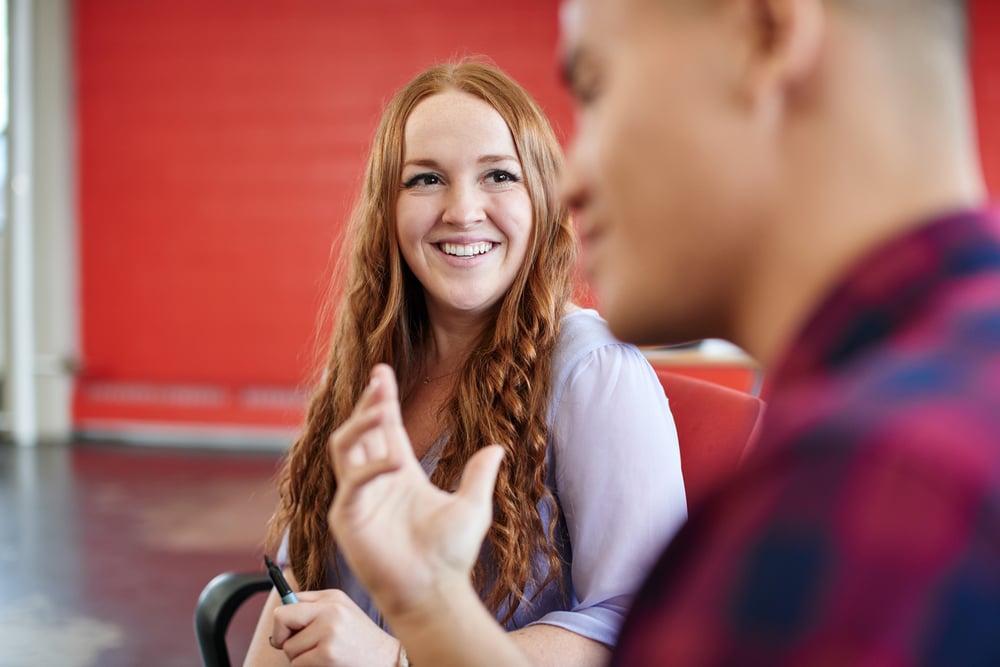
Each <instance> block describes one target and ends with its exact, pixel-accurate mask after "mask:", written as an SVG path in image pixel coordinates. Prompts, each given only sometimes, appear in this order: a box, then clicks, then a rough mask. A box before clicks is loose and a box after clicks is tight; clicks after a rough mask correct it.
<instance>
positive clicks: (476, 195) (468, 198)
mask: <svg viewBox="0 0 1000 667" xmlns="http://www.w3.org/2000/svg"><path fill="white" fill-rule="evenodd" d="M484 204H485V202H484V194H483V193H482V192H481V191H480V190H479V188H476V187H473V186H469V185H452V186H451V187H450V188H449V189H448V198H447V201H446V202H445V209H444V215H443V216H442V219H443V220H444V222H446V223H448V224H450V225H461V226H468V225H473V224H475V223H477V222H482V221H483V220H485V219H486V211H485V210H484Z"/></svg>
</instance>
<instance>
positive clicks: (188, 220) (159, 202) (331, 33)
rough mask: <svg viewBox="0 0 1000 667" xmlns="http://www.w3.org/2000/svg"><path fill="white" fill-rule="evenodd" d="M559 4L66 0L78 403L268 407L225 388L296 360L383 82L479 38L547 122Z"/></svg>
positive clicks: (554, 87) (271, 377)
mask: <svg viewBox="0 0 1000 667" xmlns="http://www.w3.org/2000/svg"><path fill="white" fill-rule="evenodd" d="M556 20H557V2H556V0H546V1H539V0H512V1H510V2H507V3H504V4H503V5H500V6H498V5H491V4H482V3H468V2H464V1H459V0H453V1H451V2H436V3H430V4H421V5H413V4H412V3H404V2H400V1H398V0H376V1H367V2H331V1H330V0H306V1H299V2H295V3H270V2H268V3H253V2H246V1H245V0H214V1H213V2H203V1H202V0H197V1H194V0H182V1H171V2H133V1H132V0H78V1H77V3H76V6H75V42H76V43H75V48H76V77H77V85H78V90H77V102H78V105H77V113H78V117H77V120H78V134H79V174H80V177H79V178H80V180H79V197H80V224H81V229H80V239H81V271H82V281H81V282H82V293H81V302H82V308H81V312H82V314H83V316H82V332H81V333H82V346H83V366H84V372H83V375H82V377H81V381H80V386H79V391H78V396H77V402H76V419H77V422H78V423H82V424H86V423H87V422H88V421H92V420H94V419H101V420H102V421H103V420H106V419H108V418H112V419H113V418H114V417H115V416H116V415H119V416H120V417H121V418H123V419H125V418H129V419H140V420H142V419H148V420H153V421H159V420H167V421H177V420H181V421H223V422H225V421H235V422H243V423H259V422H260V421H262V420H263V421H265V422H266V421H274V417H273V414H272V413H271V412H268V411H266V410H263V408H262V407H261V405H260V404H259V403H257V404H254V403H246V402H245V401H242V399H239V398H238V397H240V396H242V395H244V394H245V393H246V391H245V390H247V389H249V390H250V391H253V390H254V388H255V387H260V386H263V387H272V386H278V387H286V388H287V387H294V386H296V385H299V384H301V383H302V381H303V380H304V379H305V378H306V377H307V376H308V373H309V363H310V361H311V360H312V358H313V355H312V352H313V347H314V346H313V333H314V329H315V324H316V314H317V312H318V310H319V307H320V304H321V300H322V297H323V294H324V291H325V287H326V280H327V276H328V274H329V255H330V246H331V242H332V241H333V239H335V237H336V235H337V233H338V230H339V229H340V228H341V224H342V222H343V220H344V218H345V216H346V213H347V211H348V210H349V208H350V205H351V203H352V201H353V198H354V196H355V193H356V189H357V187H358V184H359V179H360V175H361V172H362V167H363V161H364V157H365V154H366V151H367V146H368V143H369V140H370V137H371V134H372V132H373V130H374V125H375V122H376V120H377V116H378V113H379V111H380V109H381V106H382V104H383V103H384V101H385V100H386V99H387V98H388V96H389V95H390V94H391V93H392V91H393V90H395V89H396V88H397V87H398V86H400V85H401V84H402V83H404V82H405V81H406V80H408V79H409V78H410V77H411V76H412V75H413V74H415V73H416V72H417V71H418V70H420V69H422V68H423V67H425V66H427V65H429V64H431V63H433V62H437V61H441V60H448V59H454V58H455V57H460V56H463V55H474V54H485V55H487V56H488V57H490V58H492V59H493V60H494V61H495V62H496V63H497V64H498V65H500V66H501V67H503V68H504V69H506V70H507V71H508V72H510V73H511V74H512V75H514V76H515V78H517V79H518V80H520V81H521V82H522V83H523V84H524V85H525V86H526V87H527V88H528V89H529V90H530V91H532V93H533V94H534V95H535V96H536V97H537V98H538V100H539V102H540V103H541V104H542V106H543V107H544V108H545V109H546V110H547V111H548V112H549V113H550V115H551V117H552V119H553V122H554V124H555V125H556V126H557V128H559V130H560V132H561V134H562V135H565V133H566V132H565V130H566V128H567V127H568V126H569V124H570V119H571V114H570V110H569V106H568V100H567V99H566V96H565V95H564V93H563V92H562V90H561V89H560V85H559V82H558V77H557V75H556V71H557V70H556V64H555V62H556V59H555V44H556V33H557V24H556ZM137 385H138V386H139V388H138V389H137ZM116 387H117V388H116ZM192 387H200V388H201V391H185V388H186V389H191V388H192ZM258 394H260V392H258ZM265 394H266V392H265ZM159 395H166V396H173V397H177V396H182V397H185V398H184V401H187V402H183V401H182V403H181V404H177V403H171V402H169V401H168V402H163V401H158V400H156V396H159ZM213 396H214V397H215V398H214V399H212V400H208V398H207V397H213ZM220 396H221V397H223V398H219V397H220ZM179 405H183V406H186V407H183V408H182V407H179ZM285 407H287V406H282V410H284V408H285ZM262 410H263V411H262ZM261 415H264V416H263V417H261ZM297 419H298V417H297V416H296V417H293V418H292V422H293V423H294V422H295V421H297ZM277 421H278V422H279V423H287V422H288V417H283V418H280V419H278V420H277Z"/></svg>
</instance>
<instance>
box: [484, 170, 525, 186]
mask: <svg viewBox="0 0 1000 667" xmlns="http://www.w3.org/2000/svg"><path fill="white" fill-rule="evenodd" d="M486 178H487V179H489V180H490V181H491V182H493V183H517V182H518V181H519V180H520V179H519V178H518V177H517V176H515V175H514V174H512V173H510V172H509V171H504V170H503V169H496V170H494V171H491V172H490V173H489V174H487V175H486Z"/></svg>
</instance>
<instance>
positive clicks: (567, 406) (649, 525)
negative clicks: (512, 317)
mask: <svg viewBox="0 0 1000 667" xmlns="http://www.w3.org/2000/svg"><path fill="white" fill-rule="evenodd" d="M554 391H555V394H554V396H553V398H554V401H553V404H552V405H553V410H554V414H553V419H552V430H551V432H552V437H553V466H554V472H555V484H556V490H555V492H556V496H557V498H558V502H559V506H560V508H561V510H562V512H563V515H564V518H565V521H566V527H567V530H568V533H569V538H570V548H571V553H572V563H571V577H572V586H573V594H574V595H573V598H574V602H575V605H574V606H573V607H572V608H571V609H569V610H564V611H553V612H550V613H548V614H546V615H544V616H542V617H541V618H540V619H538V621H536V622H538V623H546V624H550V625H556V626H559V627H563V628H565V629H567V630H570V631H572V632H575V633H577V634H580V635H583V636H585V637H589V638H591V639H595V640H597V641H600V642H602V643H604V644H607V645H609V646H610V645H614V643H615V642H616V640H617V638H618V631H619V629H620V627H621V624H622V621H623V620H624V617H625V614H626V612H627V611H628V608H629V606H630V605H631V601H632V597H633V595H634V594H635V592H636V590H637V589H638V588H639V585H640V584H641V583H642V581H643V579H644V577H645V575H646V573H647V572H648V571H649V568H650V567H652V565H653V563H654V561H655V559H656V557H657V556H658V555H659V553H660V551H661V550H662V549H663V548H664V547H665V546H666V544H667V542H668V541H669V540H670V538H671V537H673V535H674V533H675V532H676V531H677V530H678V529H679V528H680V526H681V524H683V522H684V521H685V520H686V518H687V503H686V500H685V495H684V482H683V479H682V478H681V464H680V451H679V449H678V444H677V431H676V429H675V427H674V422H673V418H672V417H671V415H670V410H669V407H668V404H667V400H666V397H665V396H664V393H663V388H662V387H661V385H660V383H659V380H658V379H657V377H656V374H655V372H654V371H653V369H652V367H650V365H649V363H648V362H647V361H646V358H645V357H644V356H643V355H642V353H641V352H640V351H639V350H638V349H636V348H635V347H633V346H630V345H624V344H608V345H604V346H601V347H599V348H597V349H596V350H593V351H590V352H588V353H587V354H586V355H584V356H583V357H582V358H581V359H580V360H579V361H578V362H576V363H575V364H574V365H573V366H572V367H571V370H570V371H569V373H568V375H567V377H566V380H565V382H564V383H563V385H562V386H561V387H554Z"/></svg>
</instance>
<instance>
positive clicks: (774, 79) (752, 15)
mask: <svg viewBox="0 0 1000 667" xmlns="http://www.w3.org/2000/svg"><path fill="white" fill-rule="evenodd" d="M740 1H741V2H745V3H746V4H747V8H748V9H749V29H750V30H751V31H752V38H751V40H750V43H751V49H752V53H751V57H750V66H751V72H750V82H749V83H750V86H751V88H752V89H754V92H760V90H761V88H760V87H761V86H764V87H770V86H778V87H782V88H783V87H785V86H787V85H789V84H792V85H794V84H795V83H797V82H799V81H800V80H801V79H803V78H805V77H806V76H808V75H809V73H810V72H811V71H813V70H814V68H815V67H816V66H817V64H818V61H819V58H820V53H821V51H822V44H823V39H824V27H825V26H824V23H825V11H826V10H825V7H824V6H823V3H824V0H740Z"/></svg>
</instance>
